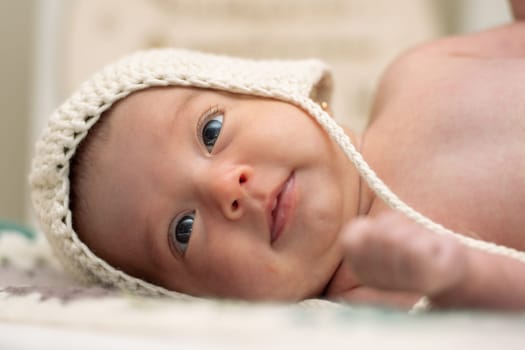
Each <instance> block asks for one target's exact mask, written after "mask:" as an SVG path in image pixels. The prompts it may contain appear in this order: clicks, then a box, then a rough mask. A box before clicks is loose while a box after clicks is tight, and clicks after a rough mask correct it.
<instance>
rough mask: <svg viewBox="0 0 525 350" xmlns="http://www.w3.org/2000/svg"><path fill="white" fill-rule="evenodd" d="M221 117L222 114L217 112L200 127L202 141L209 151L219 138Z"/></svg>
mask: <svg viewBox="0 0 525 350" xmlns="http://www.w3.org/2000/svg"><path fill="white" fill-rule="evenodd" d="M222 119H223V116H222V114H217V115H216V116H215V117H213V118H211V119H210V120H208V121H207V122H206V124H204V127H203V128H202V133H201V135H202V142H203V143H204V146H206V149H207V150H208V152H210V153H211V151H212V150H213V146H214V145H215V142H217V139H218V138H219V134H220V133H221V129H222Z"/></svg>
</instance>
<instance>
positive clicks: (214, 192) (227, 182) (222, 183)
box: [208, 166, 253, 220]
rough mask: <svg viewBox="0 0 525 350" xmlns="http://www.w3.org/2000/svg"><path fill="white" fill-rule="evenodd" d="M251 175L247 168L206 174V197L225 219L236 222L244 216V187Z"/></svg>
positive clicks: (217, 170)
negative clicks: (207, 191) (208, 196)
mask: <svg viewBox="0 0 525 350" xmlns="http://www.w3.org/2000/svg"><path fill="white" fill-rule="evenodd" d="M252 173H253V172H252V169H251V168H250V167H248V166H235V167H232V168H230V169H224V168H222V169H216V171H213V172H210V173H209V174H208V184H209V186H208V188H209V192H210V193H209V194H208V195H210V197H211V200H212V201H213V202H215V204H216V205H218V206H219V209H220V210H221V212H222V214H223V215H224V216H225V217H226V218H228V219H230V220H236V219H239V218H240V217H242V215H243V214H244V212H245V210H246V202H245V201H246V185H247V184H248V182H249V181H250V179H251V177H252Z"/></svg>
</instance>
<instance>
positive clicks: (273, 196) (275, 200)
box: [266, 175, 291, 242]
mask: <svg viewBox="0 0 525 350" xmlns="http://www.w3.org/2000/svg"><path fill="white" fill-rule="evenodd" d="M290 177H291V175H290V176H288V177H287V178H286V179H285V180H284V181H282V182H281V183H279V185H278V186H277V187H276V188H275V189H274V190H273V191H272V192H270V195H269V196H268V201H267V203H266V220H267V222H268V228H269V232H270V241H271V242H273V241H274V239H275V237H273V234H274V229H275V217H274V215H272V212H273V210H274V209H275V208H277V207H278V206H279V198H280V195H281V192H282V191H283V189H284V186H285V185H286V182H287V181H288V180H290Z"/></svg>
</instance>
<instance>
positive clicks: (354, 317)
mask: <svg viewBox="0 0 525 350" xmlns="http://www.w3.org/2000/svg"><path fill="white" fill-rule="evenodd" d="M72 344H74V346H73V347H74V348H75V349H93V348H96V347H97V346H100V347H104V348H112V349H144V348H146V347H149V348H152V349H164V348H166V349H168V348H170V349H173V348H174V347H175V348H177V347H179V348H189V349H210V348H213V349H217V348H219V349H220V348H228V349H231V348H234V349H235V348H239V349H259V348H261V349H262V348H272V349H279V348H286V349H289V348H290V347H292V348H295V347H301V348H302V349H318V348H319V347H333V346H337V347H341V346H343V347H345V348H355V347H359V349H363V348H365V349H367V348H374V349H377V348H381V347H384V348H387V347H388V348H389V349H403V350H405V349H412V348H413V349H421V348H425V349H443V348H459V347H465V348H471V347H472V348H476V349H493V348H496V347H497V348H502V349H523V348H524V346H525V313H513V314H508V313H506V314H505V313H489V312H475V311H472V310H470V311H469V310H463V311H460V310H458V311H454V312H431V313H425V314H417V315H411V314H407V313H406V312H401V311H397V310H390V309H383V308H375V307H369V306H359V305H342V304H335V303H331V302H327V301H320V300H307V301H304V302H302V303H299V304H278V303H255V304H254V303H247V302H240V301H226V300H196V301H192V302H181V301H175V300H170V299H165V298H145V297H139V296H135V295H127V294H123V293H120V292H118V291H115V290H109V289H104V288H100V287H96V286H83V285H81V284H79V283H78V282H77V281H75V280H73V279H72V278H71V277H69V276H68V275H66V274H65V272H64V271H63V270H62V269H61V267H60V266H59V264H58V263H57V261H56V260H55V259H54V258H53V256H52V254H51V252H50V249H49V247H48V246H47V245H46V243H45V241H43V240H41V239H38V238H37V239H30V238H28V237H26V236H22V235H17V234H10V233H7V234H5V233H4V234H0V348H1V349H4V348H6V349H7V348H16V349H33V348H39V349H66V348H67V349H70V348H71V347H72Z"/></svg>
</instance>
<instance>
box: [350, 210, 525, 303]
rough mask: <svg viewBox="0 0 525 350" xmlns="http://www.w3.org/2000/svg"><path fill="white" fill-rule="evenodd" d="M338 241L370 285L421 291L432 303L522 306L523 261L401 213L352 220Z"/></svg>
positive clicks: (524, 300)
mask: <svg viewBox="0 0 525 350" xmlns="http://www.w3.org/2000/svg"><path fill="white" fill-rule="evenodd" d="M343 242H344V245H345V249H346V255H347V260H348V261H349V262H350V265H351V267H352V269H353V271H354V273H355V274H356V275H357V277H358V278H359V280H360V282H361V283H363V284H365V285H368V286H370V287H375V288H379V289H382V290H391V291H405V292H414V293H421V294H424V295H427V296H428V297H430V299H431V301H432V303H433V305H435V306H436V307H444V308H446V307H479V308H497V309H525V264H523V263H520V262H517V261H514V260H512V259H510V258H507V257H502V256H496V255H492V254H488V253H484V252H480V251H477V250H474V249H471V248H468V247H465V246H463V245H461V244H459V243H458V242H456V241H455V240H454V239H452V238H450V237H445V236H441V235H436V234H433V233H431V232H428V231H427V230H426V229H425V228H423V227H421V226H420V225H418V224H416V223H413V222H411V221H410V220H408V219H407V218H405V217H404V216H402V215H401V214H398V213H388V214H383V215H380V216H378V217H377V218H363V219H358V220H356V221H355V222H354V223H352V224H351V225H350V226H348V227H347V228H346V229H345V232H344V236H343Z"/></svg>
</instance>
